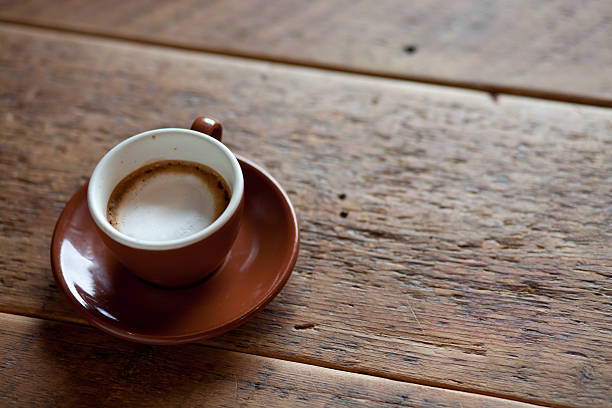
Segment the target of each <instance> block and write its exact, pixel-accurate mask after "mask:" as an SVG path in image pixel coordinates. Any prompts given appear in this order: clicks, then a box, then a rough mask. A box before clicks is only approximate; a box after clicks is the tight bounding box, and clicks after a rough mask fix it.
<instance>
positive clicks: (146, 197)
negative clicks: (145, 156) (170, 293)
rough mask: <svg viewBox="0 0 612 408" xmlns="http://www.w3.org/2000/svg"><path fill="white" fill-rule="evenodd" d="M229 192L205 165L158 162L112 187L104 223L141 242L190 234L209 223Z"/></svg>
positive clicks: (224, 205)
mask: <svg viewBox="0 0 612 408" xmlns="http://www.w3.org/2000/svg"><path fill="white" fill-rule="evenodd" d="M230 196H231V193H230V189H229V187H228V185H227V183H226V182H225V180H224V179H223V177H221V175H219V174H218V173H217V172H216V171H215V170H213V169H211V168H210V167H208V166H205V165H203V164H200V163H194V162H189V161H182V160H164V161H158V162H155V163H152V164H149V165H147V166H144V167H141V168H139V169H138V170H136V171H134V172H132V173H130V174H129V175H128V176H126V177H125V178H124V179H123V180H121V181H120V182H119V184H117V186H116V187H115V189H114V190H113V192H112V194H111V196H110V199H109V200H108V206H107V219H108V221H109V222H110V223H111V225H112V226H113V227H115V228H116V229H117V230H119V231H120V232H122V233H124V234H126V235H128V236H130V237H133V238H137V239H142V240H146V241H168V240H174V239H179V238H183V237H187V236H189V235H193V234H195V233H197V232H199V231H201V230H203V229H204V228H206V227H207V226H209V225H210V224H212V223H213V222H214V221H215V220H216V219H217V218H218V217H219V216H220V215H221V213H223V211H224V210H225V208H226V207H227V205H228V203H229V201H230Z"/></svg>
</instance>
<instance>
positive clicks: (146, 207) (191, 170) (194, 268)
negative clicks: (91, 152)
mask: <svg viewBox="0 0 612 408" xmlns="http://www.w3.org/2000/svg"><path fill="white" fill-rule="evenodd" d="M221 135H222V127H221V124H220V123H219V122H217V121H215V120H214V119H211V118H206V117H198V118H197V119H196V120H195V121H194V122H193V125H192V127H191V129H179V128H166V129H155V130H150V131H148V132H144V133H140V134H137V135H135V136H132V137H129V138H128V139H126V140H124V141H122V142H121V143H119V144H118V145H116V146H115V147H114V148H112V149H111V150H110V151H108V152H107V153H106V154H105V155H104V157H102V159H101V160H100V161H99V162H98V164H97V165H96V167H95V169H94V171H93V173H92V175H91V178H90V180H89V186H88V190H87V203H88V207H89V212H90V214H91V217H92V218H93V220H94V222H95V225H96V227H97V229H98V230H99V232H100V234H101V237H102V240H103V242H104V244H105V245H106V246H107V247H108V249H109V250H110V251H111V252H112V253H113V254H114V256H115V257H116V259H117V260H118V261H119V262H120V263H121V264H123V265H124V266H125V267H126V269H127V270H129V271H130V272H132V273H133V274H135V275H136V276H138V277H140V278H142V279H143V280H145V281H148V282H150V283H153V284H156V285H160V286H169V287H179V286H186V285H190V284H193V283H195V282H197V281H199V280H202V279H203V278H205V277H206V276H208V275H210V274H211V273H212V272H214V271H215V270H216V269H218V268H219V267H220V266H221V265H222V264H223V262H224V260H225V258H226V257H227V254H228V253H229V251H230V249H231V247H232V244H233V243H234V241H235V239H236V236H237V234H238V230H239V227H240V220H241V217H242V210H243V205H244V179H243V176H242V170H241V168H240V164H239V163H238V160H237V159H236V157H235V156H234V154H233V153H232V152H231V151H230V150H229V149H228V148H227V147H226V146H225V145H224V144H223V143H221ZM220 206H221V207H220Z"/></svg>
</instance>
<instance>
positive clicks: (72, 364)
mask: <svg viewBox="0 0 612 408" xmlns="http://www.w3.org/2000/svg"><path fill="white" fill-rule="evenodd" d="M0 405H2V406H11V405H17V406H24V407H25V406H27V407H48V406H62V407H66V406H74V407H77V406H95V407H105V406H108V407H116V406H130V407H151V406H165V407H168V406H182V407H185V406H198V407H200V406H209V407H245V406H248V407H270V406H275V407H298V406H299V407H322V406H351V407H373V406H376V407H398V406H411V407H433V406H435V407H457V408H459V407H463V406H465V407H481V408H484V407H491V408H493V407H504V408H506V407H507V408H511V407H516V408H521V407H524V408H528V407H534V405H530V404H523V403H519V402H514V401H506V400H500V399H496V398H492V397H486V396H482V395H473V394H466V393H463V392H458V391H450V390H443V389H438V388H432V387H426V386H422V385H416V384H407V383H402V382H399V381H392V380H387V379H384V378H378V377H371V376H366V375H361V374H353V373H346V372H342V371H337V370H331V369H327V368H322V367H316V366H310V365H306V364H300V363H294V362H290V361H282V360H277V359H271V358H266V357H258V356H253V355H249V354H244V353H236V352H231V351H223V350H218V349H214V348H210V347H205V346H199V345H187V346H177V347H150V346H143V345H138V344H133V343H127V342H123V341H119V340H115V339H111V338H110V337H108V336H106V335H104V334H102V333H101V332H99V331H97V330H94V329H91V328H85V327H80V326H76V325H68V324H60V323H52V322H48V321H43V320H38V319H32V318H27V317H21V316H15V315H6V314H0Z"/></svg>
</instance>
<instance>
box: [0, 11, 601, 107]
mask: <svg viewBox="0 0 612 408" xmlns="http://www.w3.org/2000/svg"><path fill="white" fill-rule="evenodd" d="M0 19H3V20H4V21H16V22H22V23H30V24H42V25H48V26H52V27H59V28H63V29H69V30H78V31H84V32H90V33H97V34H103V35H113V36H121V37H125V38H132V39H136V40H144V41H154V42H160V43H164V44H169V45H173V46H182V47H189V48H195V49H200V50H207V51H213V52H222V53H230V54H238V55H246V56H249V57H255V58H264V59H272V60H283V61H288V62H294V63H299V64H302V65H321V64H322V65H324V66H327V67H334V68H339V69H348V70H357V71H362V72H363V71H368V72H374V73H378V74H382V75H393V76H400V77H404V78H409V79H419V80H426V81H438V82H449V81H450V83H452V84H456V85H461V86H468V87H478V88H482V89H488V90H491V91H493V92H511V93H515V92H518V93H522V94H535V95H539V96H544V97H554V98H559V97H561V98H568V95H565V96H563V95H557V94H558V93H565V94H569V95H574V96H578V98H573V99H575V100H579V101H583V102H586V103H599V104H607V105H608V106H612V46H611V43H612V2H610V1H608V0H593V1H575V0H554V1H547V2H542V1H539V0H520V1H512V2H508V1H503V0H497V1H473V0H455V1H446V0H416V1H410V2H406V1H404V0H383V1H354V0H335V1H329V0H317V1H306V2H305V1H299V0H291V1H283V2H278V1H274V2H270V1H267V0H257V1H249V2H246V3H245V2H244V1H241V0H230V1H227V0H224V1H209V2H201V1H197V0H179V1H174V2H164V1H160V0H134V1H129V2H126V1H119V2H112V4H109V3H108V2H101V1H97V2H82V1H78V0H61V1H53V2H47V1H44V0H23V1H18V2H15V1H11V0H1V1H0ZM581 97H582V98H581ZM570 99H572V98H570Z"/></svg>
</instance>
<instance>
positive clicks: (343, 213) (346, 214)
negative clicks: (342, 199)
mask: <svg viewBox="0 0 612 408" xmlns="http://www.w3.org/2000/svg"><path fill="white" fill-rule="evenodd" d="M340 216H341V217H342V218H346V217H348V212H346V211H340Z"/></svg>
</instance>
